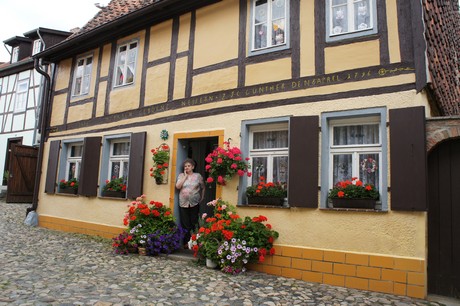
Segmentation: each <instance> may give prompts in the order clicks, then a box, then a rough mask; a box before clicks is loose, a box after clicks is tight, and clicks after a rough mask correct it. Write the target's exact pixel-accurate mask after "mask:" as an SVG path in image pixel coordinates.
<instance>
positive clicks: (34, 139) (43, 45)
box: [32, 29, 46, 145]
mask: <svg viewBox="0 0 460 306" xmlns="http://www.w3.org/2000/svg"><path fill="white" fill-rule="evenodd" d="M37 35H38V38H39V39H40V42H41V44H42V45H41V48H40V50H39V51H38V52H41V51H42V50H46V43H45V40H44V39H43V37H42V36H41V35H40V29H37ZM44 84H45V80H44V79H41V80H40V93H39V95H40V97H41V100H40V101H43V91H44V87H45V85H44ZM41 107H42V103H38V105H37V111H38V112H37V113H36V115H35V129H34V136H33V140H32V144H33V145H35V144H37V143H38V142H37V133H38V130H39V126H40V124H41V121H40V114H41Z"/></svg>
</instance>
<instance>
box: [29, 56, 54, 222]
mask: <svg viewBox="0 0 460 306" xmlns="http://www.w3.org/2000/svg"><path fill="white" fill-rule="evenodd" d="M34 67H35V70H37V72H38V73H40V74H41V75H42V76H43V77H44V84H43V95H42V97H41V103H40V120H39V122H40V129H39V131H40V143H39V146H38V159H37V168H36V171H35V184H34V195H33V198H32V207H30V208H28V209H27V213H29V212H30V211H32V210H34V211H35V210H37V207H38V194H39V189H40V179H41V176H42V164H43V147H44V145H45V141H46V132H47V131H46V123H47V120H46V117H47V114H48V106H49V101H50V97H51V92H50V89H49V88H50V84H51V77H50V76H49V75H48V73H46V71H44V70H42V69H41V67H40V64H39V59H38V58H35V59H34Z"/></svg>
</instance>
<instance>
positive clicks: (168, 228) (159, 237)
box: [123, 195, 185, 255]
mask: <svg viewBox="0 0 460 306" xmlns="http://www.w3.org/2000/svg"><path fill="white" fill-rule="evenodd" d="M123 224H124V225H126V226H128V230H129V233H130V234H131V235H132V236H133V241H134V242H135V243H136V244H137V245H138V246H140V247H145V248H146V252H147V255H158V254H159V253H165V254H169V253H171V252H173V251H175V250H177V249H179V248H180V246H181V243H180V241H181V239H182V238H183V237H184V234H185V231H184V230H183V229H182V228H181V227H180V226H178V225H176V222H175V219H174V216H173V213H172V211H171V209H170V208H169V207H166V206H165V205H163V203H161V202H157V201H150V202H149V203H148V204H147V203H146V202H145V195H141V196H140V197H137V198H136V200H135V201H133V202H132V203H131V204H130V205H129V208H128V211H127V212H126V214H125V217H124V219H123Z"/></svg>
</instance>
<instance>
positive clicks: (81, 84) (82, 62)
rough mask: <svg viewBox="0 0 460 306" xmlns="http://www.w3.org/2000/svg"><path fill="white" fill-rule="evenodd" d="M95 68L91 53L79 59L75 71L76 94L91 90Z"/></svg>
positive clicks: (74, 86) (74, 89) (74, 90)
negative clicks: (92, 74) (92, 73)
mask: <svg viewBox="0 0 460 306" xmlns="http://www.w3.org/2000/svg"><path fill="white" fill-rule="evenodd" d="M92 69H93V56H92V55H89V56H86V57H81V58H78V59H77V65H76V66H75V71H74V80H73V91H72V94H73V95H74V96H79V95H84V94H87V93H88V92H89V86H90V82H91V72H92Z"/></svg>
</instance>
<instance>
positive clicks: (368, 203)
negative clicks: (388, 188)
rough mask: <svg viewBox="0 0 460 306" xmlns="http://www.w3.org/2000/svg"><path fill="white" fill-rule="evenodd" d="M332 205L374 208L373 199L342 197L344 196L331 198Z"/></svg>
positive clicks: (336, 206)
mask: <svg viewBox="0 0 460 306" xmlns="http://www.w3.org/2000/svg"><path fill="white" fill-rule="evenodd" d="M331 200H332V205H333V206H334V208H365V209H375V202H377V200H374V199H344V198H332V199H331Z"/></svg>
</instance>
